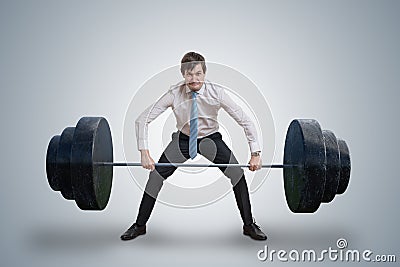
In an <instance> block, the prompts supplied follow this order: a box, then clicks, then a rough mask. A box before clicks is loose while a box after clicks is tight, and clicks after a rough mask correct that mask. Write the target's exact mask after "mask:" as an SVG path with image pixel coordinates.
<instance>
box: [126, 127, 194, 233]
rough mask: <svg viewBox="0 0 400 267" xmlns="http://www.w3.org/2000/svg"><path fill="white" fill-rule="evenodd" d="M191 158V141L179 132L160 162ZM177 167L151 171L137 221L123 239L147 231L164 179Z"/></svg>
mask: <svg viewBox="0 0 400 267" xmlns="http://www.w3.org/2000/svg"><path fill="white" fill-rule="evenodd" d="M188 158H189V142H188V140H186V139H184V138H179V136H178V134H177V133H173V134H172V140H171V142H170V143H169V144H168V146H167V147H166V148H165V150H164V152H163V153H162V155H161V157H160V159H159V160H158V163H169V162H174V163H183V162H185V161H186V160H187V159H188ZM176 168H177V167H174V166H156V168H155V169H154V170H153V171H151V172H150V174H149V179H148V180H147V183H146V187H145V191H144V192H143V197H142V201H141V203H140V206H139V212H138V216H137V218H136V222H135V223H134V224H133V225H132V226H131V228H129V229H128V230H127V231H126V232H125V233H124V234H123V235H122V236H121V239H123V240H129V239H133V238H135V237H136V236H137V235H136V233H135V231H136V232H140V234H144V233H145V225H146V223H147V221H148V220H149V218H150V215H151V212H152V210H153V208H154V205H155V202H156V199H157V196H158V193H159V192H160V190H161V187H162V185H163V183H164V180H165V179H167V178H168V177H169V176H171V175H172V174H173V173H174V172H175V170H176Z"/></svg>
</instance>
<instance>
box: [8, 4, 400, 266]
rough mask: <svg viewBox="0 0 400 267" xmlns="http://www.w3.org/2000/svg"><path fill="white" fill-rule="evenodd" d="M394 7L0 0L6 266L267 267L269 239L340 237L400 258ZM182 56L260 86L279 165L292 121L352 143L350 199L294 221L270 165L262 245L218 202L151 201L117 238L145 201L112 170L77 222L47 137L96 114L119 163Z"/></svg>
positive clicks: (263, 196) (321, 242)
mask: <svg viewBox="0 0 400 267" xmlns="http://www.w3.org/2000/svg"><path fill="white" fill-rule="evenodd" d="M399 8H400V2H398V1H276V2H272V1H242V2H239V1H237V2H233V1H218V2H216V1H206V0H202V1H181V2H177V1H159V2H156V1H147V2H146V3H144V2H142V3H139V2H134V1H113V2H111V1H1V2H0V38H1V42H0V88H1V98H0V99H1V105H0V109H1V112H0V114H1V118H2V131H1V138H0V140H1V141H0V142H1V149H2V153H1V164H2V175H1V181H2V183H1V187H0V188H1V189H0V190H1V191H0V207H1V228H0V229H1V232H0V251H1V252H0V253H1V255H0V261H1V265H2V266H16V265H19V266H54V265H56V266H71V265H74V266H88V265H89V264H92V265H96V266H149V265H151V266H154V265H163V266H182V265H187V264H190V265H194V266H202V265H204V264H211V265H221V264H224V265H232V266H233V265H238V266H243V265H244V264H246V266H256V265H265V264H271V263H270V262H259V261H258V260H257V257H256V253H257V251H258V250H260V249H262V248H263V247H264V245H265V244H268V246H269V248H270V249H287V250H290V249H298V250H300V249H304V248H309V249H315V250H322V249H327V248H328V247H329V246H332V247H333V248H335V247H336V246H335V243H336V240H337V239H338V238H341V237H342V238H346V239H347V241H348V244H349V248H351V249H359V250H363V249H371V250H372V251H373V252H374V253H375V254H396V255H397V257H399V241H398V239H399V231H398V229H397V225H398V224H399V215H398V209H397V208H398V206H397V202H398V201H399V197H398V188H399V185H400V182H399V175H398V173H397V170H398V167H397V164H398V160H399V157H398V151H399V144H398V142H397V139H398V138H397V134H398V131H399V126H398V119H397V115H398V113H399V108H398V104H397V102H398V96H399V93H398V89H399V86H398V84H399V79H400V78H399V77H400V75H399V74H400V69H399V62H400V57H399V55H400V53H399V47H400V39H399V37H400V36H399V25H400V23H399V22H400V19H399V16H398V14H399V11H400V9H399ZM190 50H195V51H198V52H200V53H203V54H204V55H205V56H206V59H208V60H210V61H213V62H219V63H223V64H226V65H228V66H231V67H234V68H236V69H238V70H240V71H241V72H242V73H244V74H246V75H247V76H248V77H249V78H250V79H252V80H253V81H254V82H255V83H256V84H257V85H258V86H259V87H260V88H261V90H262V91H263V93H264V94H265V95H266V97H267V99H268V102H269V104H270V107H271V109H272V112H273V115H274V118H275V123H276V125H275V126H276V140H277V143H276V149H277V151H278V152H277V157H276V159H275V160H276V162H280V161H281V160H282V155H281V153H280V151H282V149H283V141H284V135H285V132H286V128H287V125H288V123H289V122H290V120H291V119H293V118H298V117H299V118H301V117H310V118H316V119H318V120H319V121H320V122H321V124H322V127H323V128H326V129H333V130H334V132H335V133H336V134H337V135H338V136H340V137H342V138H344V139H346V141H347V142H348V144H349V146H350V150H351V155H352V164H353V165H352V167H353V169H352V178H351V181H350V185H349V188H348V190H347V192H346V193H345V194H344V195H342V196H337V197H336V198H335V199H334V201H333V202H332V203H331V204H329V205H323V206H322V207H321V208H320V209H319V210H318V212H316V213H315V214H312V215H296V214H292V213H290V212H289V210H288V208H287V206H286V203H285V200H284V194H283V190H282V187H283V183H282V178H281V171H279V170H274V171H271V173H270V176H269V178H268V180H267V181H266V182H265V183H264V184H263V186H262V187H261V188H260V190H258V191H257V192H256V193H254V194H252V195H251V200H252V204H253V212H254V215H255V217H256V219H257V222H258V223H259V224H260V225H261V226H262V228H263V229H264V230H265V232H266V233H267V234H268V236H269V239H268V241H267V242H255V241H252V240H250V239H248V238H245V237H244V236H242V234H241V222H240V219H239V214H238V211H237V209H236V206H235V205H236V204H235V202H234V197H233V194H228V196H226V197H225V198H224V199H222V200H221V201H219V202H216V203H214V204H213V205H209V206H206V207H203V208H198V209H177V208H172V207H169V206H165V205H162V204H160V203H158V205H156V208H155V212H154V213H153V215H152V217H151V220H150V222H149V224H148V234H147V235H145V236H143V237H140V238H138V239H137V240H135V241H132V242H125V243H124V242H121V241H120V240H119V235H120V234H121V233H122V232H123V231H124V230H125V229H126V228H127V227H128V226H130V224H131V223H132V221H133V220H134V218H135V216H136V212H137V207H138V204H139V201H140V196H141V192H140V190H139V189H138V187H137V186H136V184H135V183H134V182H133V181H132V179H131V178H130V176H129V172H128V171H127V170H126V169H118V170H116V171H115V173H114V175H115V177H117V178H116V179H115V183H114V187H113V190H112V196H111V199H110V203H109V206H108V207H107V209H106V210H105V211H104V212H88V213H87V212H82V211H80V210H79V209H78V208H77V207H76V206H75V205H74V204H73V203H71V202H68V201H66V200H63V199H62V198H61V196H60V195H59V194H58V193H56V192H53V191H51V190H50V188H49V186H48V184H47V181H46V176H45V168H44V162H45V152H46V148H47V144H48V141H49V139H50V137H51V136H52V135H54V134H58V133H60V132H61V131H62V129H64V127H66V126H67V125H74V124H75V122H76V121H77V120H78V119H79V118H80V117H81V116H83V115H103V116H105V117H107V118H108V120H109V122H110V124H111V126H112V129H113V135H114V140H115V141H114V147H115V152H114V153H115V159H116V160H122V159H123V148H122V147H123V146H122V128H123V118H124V114H125V111H126V108H127V106H128V104H129V101H130V99H131V97H132V95H133V93H134V92H135V90H137V88H139V87H140V85H141V84H143V82H144V81H145V80H146V79H148V78H149V77H151V76H152V75H154V74H155V73H157V72H159V71H160V70H162V69H164V68H167V67H169V66H171V65H174V64H177V63H178V61H179V60H180V58H181V57H182V55H183V54H184V53H185V52H187V51H190ZM244 97H245V96H244ZM132 138H133V137H132ZM132 149H136V148H132ZM327 263H330V262H329V261H328V262H327ZM330 264H332V265H335V266H336V265H340V263H338V262H337V263H330ZM371 265H372V263H371ZM392 265H393V264H392Z"/></svg>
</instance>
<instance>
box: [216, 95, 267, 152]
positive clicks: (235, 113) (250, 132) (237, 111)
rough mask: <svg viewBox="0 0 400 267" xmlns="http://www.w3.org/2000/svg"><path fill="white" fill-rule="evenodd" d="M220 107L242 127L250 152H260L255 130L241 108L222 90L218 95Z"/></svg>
mask: <svg viewBox="0 0 400 267" xmlns="http://www.w3.org/2000/svg"><path fill="white" fill-rule="evenodd" d="M220 103H221V107H222V108H223V109H224V110H225V111H226V112H227V113H228V114H229V115H230V116H231V117H232V118H233V119H234V120H235V121H236V122H237V123H238V124H239V125H240V126H242V127H243V130H244V133H245V135H246V138H247V142H248V144H249V148H250V152H256V151H261V147H260V143H259V142H258V135H257V129H256V127H255V125H254V123H253V121H252V120H251V119H250V117H249V116H248V115H247V114H246V113H245V112H244V111H243V110H242V108H241V107H240V106H239V105H238V104H237V103H236V102H235V101H233V100H232V98H230V96H229V95H228V94H227V93H226V92H225V90H224V89H222V90H221V94H220Z"/></svg>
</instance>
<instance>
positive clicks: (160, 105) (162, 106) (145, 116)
mask: <svg viewBox="0 0 400 267" xmlns="http://www.w3.org/2000/svg"><path fill="white" fill-rule="evenodd" d="M173 101H174V96H173V94H172V93H171V91H168V92H167V93H165V94H164V95H163V96H161V97H160V98H159V99H158V100H157V101H156V102H155V103H154V104H152V105H150V106H149V107H147V108H146V109H145V110H144V111H143V112H142V113H141V114H140V115H139V117H138V118H137V119H136V120H135V131H136V140H137V147H138V150H142V149H148V148H149V143H148V124H149V123H150V122H152V121H153V120H155V119H156V118H157V117H158V116H160V115H161V114H162V113H163V112H164V111H165V110H167V109H168V108H169V107H171V106H172V104H173Z"/></svg>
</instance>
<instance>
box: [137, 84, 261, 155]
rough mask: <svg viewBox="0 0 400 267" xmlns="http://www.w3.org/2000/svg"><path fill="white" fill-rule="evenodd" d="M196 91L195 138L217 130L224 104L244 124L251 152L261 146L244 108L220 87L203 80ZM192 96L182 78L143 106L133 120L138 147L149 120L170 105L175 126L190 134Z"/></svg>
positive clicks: (145, 144)
mask: <svg viewBox="0 0 400 267" xmlns="http://www.w3.org/2000/svg"><path fill="white" fill-rule="evenodd" d="M197 93H198V94H197V107H198V138H202V137H205V136H207V135H210V134H212V133H215V132H217V131H218V129H219V124H218V120H217V116H218V111H219V109H220V108H223V109H224V110H225V111H226V112H227V113H228V114H229V115H230V116H231V117H232V118H233V119H234V120H235V121H236V122H237V123H238V124H239V125H240V126H242V127H243V130H244V132H245V135H246V138H247V142H248V144H249V148H250V152H256V151H260V150H261V148H260V144H259V142H258V135H257V130H256V127H255V126H254V123H253V122H252V121H251V119H250V118H249V116H248V115H247V114H246V113H244V112H243V110H242V108H241V107H240V106H239V105H238V104H236V102H235V101H233V100H232V99H231V98H230V97H229V95H228V94H227V93H226V92H225V90H224V88H223V87H221V86H219V85H217V84H213V83H211V82H210V81H207V80H205V81H204V84H203V86H202V87H201V89H200V90H199V91H197ZM191 98H192V94H191V90H190V89H189V87H188V86H186V85H185V84H184V81H182V82H180V83H178V84H177V85H173V86H171V88H170V89H169V90H168V92H166V93H165V94H164V95H163V96H161V98H159V99H158V100H157V101H156V102H155V103H154V104H152V105H150V106H149V107H148V108H146V110H145V111H143V112H142V114H140V115H139V117H138V118H137V119H136V121H135V130H136V138H137V146H138V150H142V149H148V124H149V123H150V122H152V121H153V120H154V119H156V118H157V117H158V116H159V115H160V114H161V113H163V112H164V111H165V110H167V109H168V108H169V107H171V108H172V111H173V112H174V115H175V118H176V127H177V129H178V130H179V131H181V132H182V133H184V134H186V135H188V136H189V134H190V133H189V132H190V131H189V129H190V109H191V104H192V100H191Z"/></svg>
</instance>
